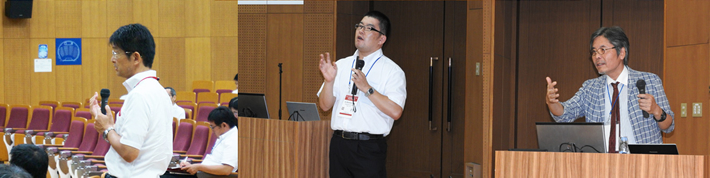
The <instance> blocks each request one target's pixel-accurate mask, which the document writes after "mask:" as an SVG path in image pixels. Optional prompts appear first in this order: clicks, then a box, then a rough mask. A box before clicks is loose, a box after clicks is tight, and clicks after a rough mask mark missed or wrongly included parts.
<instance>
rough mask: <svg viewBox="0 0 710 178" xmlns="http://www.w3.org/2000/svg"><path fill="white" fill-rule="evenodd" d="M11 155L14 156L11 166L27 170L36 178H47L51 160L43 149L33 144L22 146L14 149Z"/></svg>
mask: <svg viewBox="0 0 710 178" xmlns="http://www.w3.org/2000/svg"><path fill="white" fill-rule="evenodd" d="M10 155H12V157H11V158H12V159H11V160H10V164H13V165H16V166H18V167H21V168H23V169H25V171H27V172H28V173H30V174H31V175H32V177H34V178H38V177H39V178H45V177H47V166H49V158H48V156H47V152H45V151H44V150H42V148H39V147H38V146H35V145H33V144H21V145H17V146H15V147H13V148H12V150H11V151H10Z"/></svg>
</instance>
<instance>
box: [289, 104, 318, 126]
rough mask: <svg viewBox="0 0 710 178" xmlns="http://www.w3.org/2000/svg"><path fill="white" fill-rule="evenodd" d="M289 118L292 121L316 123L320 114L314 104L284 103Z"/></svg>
mask: <svg viewBox="0 0 710 178" xmlns="http://www.w3.org/2000/svg"><path fill="white" fill-rule="evenodd" d="M286 108H287V109H288V113H289V118H290V120H293V121H318V120H320V114H319V113H318V107H316V103H303V102H293V101H286Z"/></svg>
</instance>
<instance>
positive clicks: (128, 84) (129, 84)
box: [123, 70, 156, 93]
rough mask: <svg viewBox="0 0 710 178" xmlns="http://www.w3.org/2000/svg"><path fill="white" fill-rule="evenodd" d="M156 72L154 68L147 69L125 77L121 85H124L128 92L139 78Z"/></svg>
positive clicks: (151, 75)
mask: <svg viewBox="0 0 710 178" xmlns="http://www.w3.org/2000/svg"><path fill="white" fill-rule="evenodd" d="M155 76H156V72H155V70H147V71H144V72H141V73H137V74H136V75H133V76H132V77H130V78H128V79H126V81H125V82H123V86H124V87H126V90H127V91H128V93H130V92H131V90H133V88H135V87H136V84H138V83H139V82H141V80H143V79H145V78H146V77H155Z"/></svg>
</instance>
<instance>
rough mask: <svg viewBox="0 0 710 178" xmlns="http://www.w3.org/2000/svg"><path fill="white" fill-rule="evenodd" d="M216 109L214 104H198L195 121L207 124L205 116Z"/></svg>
mask: <svg viewBox="0 0 710 178" xmlns="http://www.w3.org/2000/svg"><path fill="white" fill-rule="evenodd" d="M215 108H217V104H214V103H200V104H199V105H198V106H197V113H196V114H195V121H197V122H207V116H209V114H210V112H212V110H214V109H215Z"/></svg>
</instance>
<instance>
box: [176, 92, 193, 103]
mask: <svg viewBox="0 0 710 178" xmlns="http://www.w3.org/2000/svg"><path fill="white" fill-rule="evenodd" d="M196 97H197V95H196V94H195V92H193V91H177V92H175V101H176V102H181V101H189V102H191V103H194V102H195V98H196Z"/></svg>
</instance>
